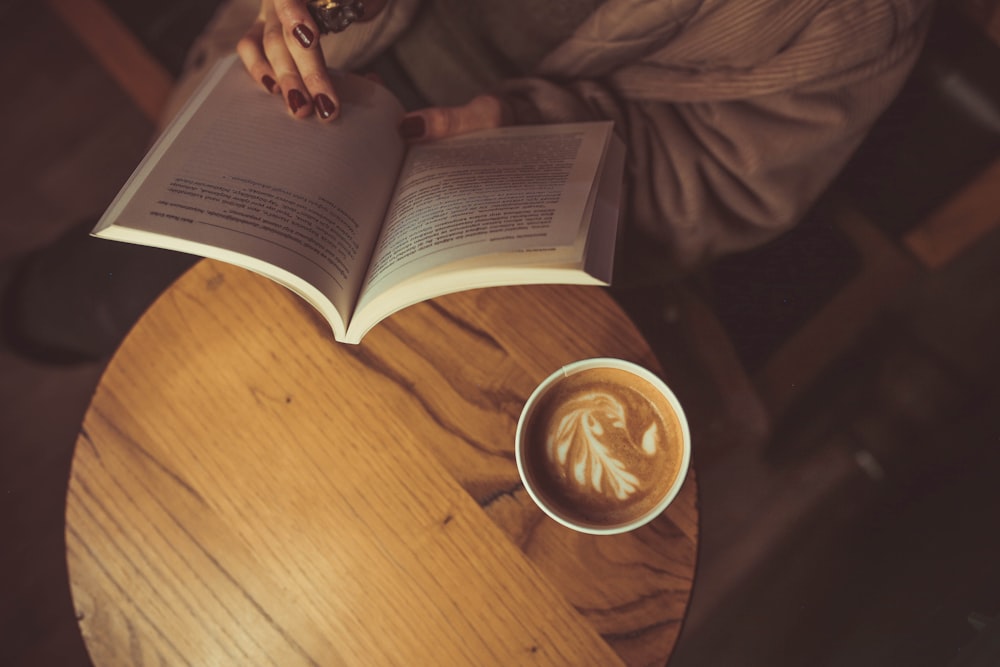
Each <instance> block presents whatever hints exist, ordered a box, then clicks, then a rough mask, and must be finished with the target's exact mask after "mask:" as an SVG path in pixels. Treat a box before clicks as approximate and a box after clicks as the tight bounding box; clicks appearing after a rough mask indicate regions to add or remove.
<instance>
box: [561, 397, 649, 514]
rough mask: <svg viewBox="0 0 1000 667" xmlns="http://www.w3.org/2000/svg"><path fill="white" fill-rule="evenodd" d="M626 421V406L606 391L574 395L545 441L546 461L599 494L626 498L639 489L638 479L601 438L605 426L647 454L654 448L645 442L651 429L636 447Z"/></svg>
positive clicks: (620, 498) (582, 485)
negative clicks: (622, 433) (623, 433)
mask: <svg viewBox="0 0 1000 667" xmlns="http://www.w3.org/2000/svg"><path fill="white" fill-rule="evenodd" d="M625 420H626V415H625V407H624V406H623V405H622V404H621V403H620V402H619V401H618V400H617V399H615V398H614V397H613V396H611V395H609V394H606V393H604V392H598V391H595V392H589V393H587V394H583V395H581V396H578V397H575V398H574V399H573V400H571V401H569V402H568V403H567V405H566V410H565V412H564V413H563V415H562V418H561V419H560V420H559V424H558V426H557V428H556V429H555V432H554V433H553V434H552V435H550V437H549V439H548V442H547V443H546V453H547V455H548V457H549V460H550V461H551V462H553V463H554V464H556V465H557V466H561V467H562V468H563V469H564V470H566V472H567V473H569V474H568V475H567V477H568V478H569V479H571V480H573V481H574V482H575V483H576V484H578V485H579V486H581V487H587V486H591V487H593V489H594V490H595V491H597V492H598V493H605V494H612V495H614V496H615V497H616V498H618V499H619V500H625V499H627V498H628V497H629V496H630V495H632V494H633V493H635V491H636V489H638V487H639V479H638V478H637V477H636V476H635V475H634V474H632V473H631V472H629V470H628V468H627V466H626V465H625V463H624V462H622V461H621V460H620V459H618V458H616V457H615V456H614V455H613V454H612V453H611V451H610V449H609V447H608V446H607V444H606V443H605V441H604V438H605V437H606V435H607V430H606V429H607V428H612V429H618V430H622V431H625V437H626V438H628V441H629V445H630V446H633V447H636V448H638V449H639V450H640V451H643V452H644V453H646V454H647V455H650V454H652V453H653V451H651V450H650V443H649V442H648V439H649V436H650V432H649V431H647V433H646V435H645V436H644V437H643V445H642V446H638V445H636V444H635V443H634V442H632V440H631V437H630V436H629V434H628V431H627V429H626V428H625ZM654 428H655V427H654ZM653 437H654V438H655V431H654V432H653Z"/></svg>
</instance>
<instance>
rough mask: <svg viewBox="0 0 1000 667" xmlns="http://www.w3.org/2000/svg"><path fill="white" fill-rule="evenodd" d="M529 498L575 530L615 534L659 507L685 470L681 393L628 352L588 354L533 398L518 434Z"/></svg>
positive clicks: (687, 449)
mask: <svg viewBox="0 0 1000 667" xmlns="http://www.w3.org/2000/svg"><path fill="white" fill-rule="evenodd" d="M515 456H516V459H517V469H518V472H519V474H520V476H521V481H522V483H523V484H524V488H525V489H526V490H527V491H528V494H529V495H530V496H531V498H532V500H533V501H534V502H535V503H536V504H537V505H538V506H539V507H540V508H541V509H542V510H543V511H544V512H545V513H546V514H547V515H548V516H550V517H551V518H552V519H554V520H555V521H557V522H559V523H560V524H562V525H564V526H567V527H569V528H572V529H574V530H577V531H580V532H583V533H590V534H595V535H613V534H617V533H624V532H627V531H630V530H635V529H636V528H639V527H640V526H643V525H645V524H647V523H649V522H650V521H652V520H653V519H655V518H656V517H657V516H659V515H660V514H661V513H662V512H663V511H664V510H665V509H666V508H667V507H668V506H669V505H670V503H671V502H672V501H673V500H674V498H675V497H676V496H677V493H678V492H679V491H680V488H681V486H682V485H683V483H684V479H685V477H686V476H687V470H688V465H689V463H690V460H691V435H690V432H689V430H688V423H687V419H686V417H685V416H684V410H683V409H682V408H681V404H680V402H679V401H678V400H677V397H676V396H675V395H674V393H673V392H672V391H671V390H670V388H669V387H668V386H667V385H666V384H665V383H664V382H663V380H661V379H660V378H659V377H658V376H657V375H656V374H654V373H653V372H651V371H650V370H648V369H647V368H644V367H642V366H639V365H637V364H634V363H631V362H628V361H624V360H622V359H610V358H599V359H585V360H582V361H577V362H574V363H571V364H569V365H567V366H564V367H562V368H560V369H559V370H557V371H555V372H554V373H552V374H551V375H550V376H549V377H547V378H546V379H545V380H543V381H542V383H541V384H539V385H538V386H537V387H536V388H535V390H534V391H533V392H532V393H531V396H529V397H528V400H527V402H526V403H525V404H524V408H523V409H522V410H521V416H520V418H519V419H518V423H517V431H516V435H515Z"/></svg>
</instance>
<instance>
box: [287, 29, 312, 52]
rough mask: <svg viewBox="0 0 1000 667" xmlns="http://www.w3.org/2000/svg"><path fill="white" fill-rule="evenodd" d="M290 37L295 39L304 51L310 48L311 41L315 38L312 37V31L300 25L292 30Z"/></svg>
mask: <svg viewBox="0 0 1000 667" xmlns="http://www.w3.org/2000/svg"><path fill="white" fill-rule="evenodd" d="M292 35H293V36H294V37H295V39H297V40H298V41H299V44H301V45H302V47H303V48H306V49H308V48H309V47H310V46H312V45H313V40H315V39H316V37H315V36H314V35H313V32H312V30H310V29H309V28H308V26H305V25H303V24H301V23H300V24H298V25H297V26H295V27H294V28H292Z"/></svg>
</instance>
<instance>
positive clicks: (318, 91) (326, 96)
mask: <svg viewBox="0 0 1000 667" xmlns="http://www.w3.org/2000/svg"><path fill="white" fill-rule="evenodd" d="M273 13H274V16H276V17H277V19H278V20H279V22H280V24H281V26H282V27H283V29H284V30H283V33H282V34H283V36H284V40H285V45H286V48H287V53H288V54H289V55H290V57H291V60H292V62H293V63H294V68H295V69H296V70H297V72H298V77H299V80H300V81H301V82H302V84H303V86H304V88H305V90H304V92H305V93H306V95H307V96H309V97H311V98H312V101H313V106H314V108H315V111H316V115H317V116H318V117H319V118H320V119H321V120H327V121H332V120H334V119H335V118H336V117H337V115H338V114H339V111H340V99H339V97H338V96H337V92H336V90H334V87H333V82H332V81H331V80H330V74H329V72H328V71H327V69H326V62H325V60H324V59H323V51H322V49H321V48H320V46H319V40H318V39H317V38H316V36H317V35H319V30H318V28H317V27H316V23H315V22H314V21H313V18H312V16H311V15H310V14H309V12H308V11H307V10H306V9H305V7H304V5H303V4H302V3H301V1H297V0H274V4H273ZM279 82H280V78H279ZM289 108H291V107H289ZM295 115H297V116H298V115H299V114H298V113H296V114H295Z"/></svg>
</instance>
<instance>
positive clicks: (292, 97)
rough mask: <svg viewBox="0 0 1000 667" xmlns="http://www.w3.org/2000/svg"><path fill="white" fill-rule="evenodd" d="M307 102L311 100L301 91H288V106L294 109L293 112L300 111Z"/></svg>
mask: <svg viewBox="0 0 1000 667" xmlns="http://www.w3.org/2000/svg"><path fill="white" fill-rule="evenodd" d="M307 104H309V100H307V99H306V96H305V95H303V94H302V93H301V92H300V91H298V90H290V91H288V108H289V109H291V110H292V113H298V110H299V109H301V108H302V107H304V106H305V105H307Z"/></svg>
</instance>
